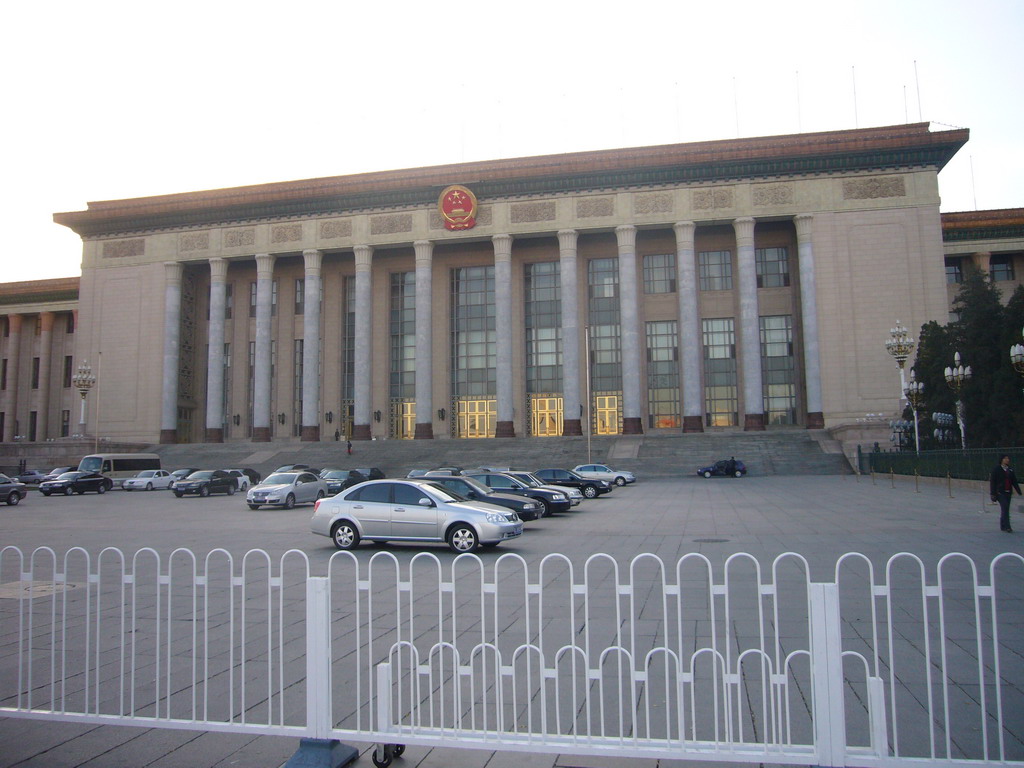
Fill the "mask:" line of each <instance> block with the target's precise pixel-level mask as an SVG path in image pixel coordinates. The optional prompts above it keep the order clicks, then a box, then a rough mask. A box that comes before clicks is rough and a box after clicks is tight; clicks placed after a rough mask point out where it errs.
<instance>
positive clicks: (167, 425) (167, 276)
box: [75, 261, 182, 445]
mask: <svg viewBox="0 0 1024 768" xmlns="http://www.w3.org/2000/svg"><path fill="white" fill-rule="evenodd" d="M181 273H182V267H181V264H180V263H179V262H177V261H165V262H164V375H163V385H162V388H161V397H160V442H161V443H162V444H164V445H167V444H173V443H176V442H178V369H179V367H180V357H181V347H180V343H181ZM75 332H76V333H77V332H78V316H77V315H76V316H75Z"/></svg>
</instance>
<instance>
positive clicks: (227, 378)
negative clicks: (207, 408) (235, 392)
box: [220, 342, 231, 428]
mask: <svg viewBox="0 0 1024 768" xmlns="http://www.w3.org/2000/svg"><path fill="white" fill-rule="evenodd" d="M220 412H221V414H222V416H223V422H224V427H225V428H228V425H230V423H231V415H230V414H231V344H229V343H226V342H225V344H224V387H223V388H222V389H221V411H220Z"/></svg>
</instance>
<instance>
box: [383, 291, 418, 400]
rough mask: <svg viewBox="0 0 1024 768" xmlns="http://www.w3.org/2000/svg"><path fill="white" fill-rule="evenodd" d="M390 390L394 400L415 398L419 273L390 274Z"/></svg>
mask: <svg viewBox="0 0 1024 768" xmlns="http://www.w3.org/2000/svg"><path fill="white" fill-rule="evenodd" d="M388 322H389V325H390V329H389V330H390V347H391V365H390V369H389V370H390V376H389V378H390V386H389V390H390V391H389V396H390V397H391V398H392V399H394V400H402V399H410V398H415V397H416V273H415V272H392V273H391V312H390V315H389V319H388Z"/></svg>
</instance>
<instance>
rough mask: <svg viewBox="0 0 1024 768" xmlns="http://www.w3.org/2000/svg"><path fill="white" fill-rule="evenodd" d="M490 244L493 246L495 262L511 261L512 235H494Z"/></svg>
mask: <svg viewBox="0 0 1024 768" xmlns="http://www.w3.org/2000/svg"><path fill="white" fill-rule="evenodd" d="M491 243H492V244H493V245H494V260H495V261H511V260H512V235H495V236H494V237H492V238H491Z"/></svg>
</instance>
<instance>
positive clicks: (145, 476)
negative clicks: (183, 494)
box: [121, 469, 175, 491]
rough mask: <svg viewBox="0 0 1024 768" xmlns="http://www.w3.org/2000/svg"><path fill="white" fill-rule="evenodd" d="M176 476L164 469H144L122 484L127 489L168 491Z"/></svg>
mask: <svg viewBox="0 0 1024 768" xmlns="http://www.w3.org/2000/svg"><path fill="white" fill-rule="evenodd" d="M174 480H175V478H173V477H171V473H170V472H167V471H166V470H163V469H144V470H142V471H141V472H139V474H137V475H136V476H135V477H129V478H127V479H126V480H125V481H124V484H123V485H122V486H121V487H122V488H124V489H125V490H126V491H166V490H167V489H168V488H170V487H171V483H172V482H174Z"/></svg>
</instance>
